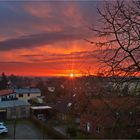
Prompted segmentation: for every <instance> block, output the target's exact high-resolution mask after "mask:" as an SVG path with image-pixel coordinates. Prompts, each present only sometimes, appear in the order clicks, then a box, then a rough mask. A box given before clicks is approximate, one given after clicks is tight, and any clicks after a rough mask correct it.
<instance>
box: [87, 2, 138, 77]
mask: <svg viewBox="0 0 140 140" xmlns="http://www.w3.org/2000/svg"><path fill="white" fill-rule="evenodd" d="M98 12H99V14H100V16H101V20H100V22H101V26H100V27H99V28H96V27H92V28H90V29H91V30H93V31H94V32H95V33H96V35H97V37H98V39H99V41H97V42H95V43H96V45H97V46H99V47H101V48H102V51H101V52H102V59H101V61H102V62H104V63H105V64H107V65H106V66H107V67H108V68H109V69H108V70H109V71H110V75H120V74H125V75H126V74H127V75H130V74H131V75H132V74H135V73H139V72H140V1H117V2H105V3H104V8H102V9H101V8H100V9H98ZM90 43H92V44H93V42H90Z"/></svg>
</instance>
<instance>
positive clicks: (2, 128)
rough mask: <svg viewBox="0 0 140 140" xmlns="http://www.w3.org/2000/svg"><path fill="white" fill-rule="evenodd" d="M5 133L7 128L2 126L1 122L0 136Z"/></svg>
mask: <svg viewBox="0 0 140 140" xmlns="http://www.w3.org/2000/svg"><path fill="white" fill-rule="evenodd" d="M7 132H8V129H7V127H6V126H5V125H4V123H3V122H0V134H2V133H7Z"/></svg>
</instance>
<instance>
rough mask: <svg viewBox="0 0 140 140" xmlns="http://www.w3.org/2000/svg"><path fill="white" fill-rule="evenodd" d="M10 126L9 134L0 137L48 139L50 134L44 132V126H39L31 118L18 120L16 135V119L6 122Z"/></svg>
mask: <svg viewBox="0 0 140 140" xmlns="http://www.w3.org/2000/svg"><path fill="white" fill-rule="evenodd" d="M5 124H6V126H7V128H8V133H7V134H2V135H0V139H14V138H15V139H46V138H48V136H47V135H46V134H44V132H43V128H38V127H37V126H36V125H35V124H34V123H32V122H31V121H29V120H20V121H17V122H16V129H15V136H14V121H8V122H6V123H5Z"/></svg>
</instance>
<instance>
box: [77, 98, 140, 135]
mask: <svg viewBox="0 0 140 140" xmlns="http://www.w3.org/2000/svg"><path fill="white" fill-rule="evenodd" d="M138 105H139V100H138V99H137V98H135V97H115V98H114V97H112V98H103V99H100V98H96V99H92V100H91V101H90V103H89V104H88V107H87V109H86V111H85V112H83V114H81V118H80V129H81V131H83V132H86V133H87V134H90V135H92V136H93V137H94V138H131V137H132V135H134V134H135V133H136V128H137V127H139V126H140V119H139V114H140V113H139V112H140V111H139V110H138V109H137V107H138Z"/></svg>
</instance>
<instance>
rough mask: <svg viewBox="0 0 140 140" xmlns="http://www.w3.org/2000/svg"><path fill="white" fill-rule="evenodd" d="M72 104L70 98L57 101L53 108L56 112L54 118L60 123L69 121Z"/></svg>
mask: <svg viewBox="0 0 140 140" xmlns="http://www.w3.org/2000/svg"><path fill="white" fill-rule="evenodd" d="M72 104H73V101H72V99H71V98H68V97H64V98H61V99H59V100H57V103H56V104H55V106H54V110H55V112H56V117H57V118H58V119H59V120H60V121H67V120H68V119H70V114H69V113H70V110H71V106H72Z"/></svg>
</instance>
